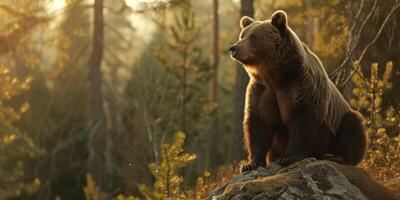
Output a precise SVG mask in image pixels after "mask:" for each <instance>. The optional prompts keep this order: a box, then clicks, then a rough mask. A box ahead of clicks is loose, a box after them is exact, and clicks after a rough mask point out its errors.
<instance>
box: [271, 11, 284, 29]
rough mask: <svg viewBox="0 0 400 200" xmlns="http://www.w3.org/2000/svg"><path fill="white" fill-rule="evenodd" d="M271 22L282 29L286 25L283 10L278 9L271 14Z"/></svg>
mask: <svg viewBox="0 0 400 200" xmlns="http://www.w3.org/2000/svg"><path fill="white" fill-rule="evenodd" d="M271 23H272V24H273V25H274V26H276V27H277V28H278V29H279V30H284V29H285V28H286V26H287V15H286V13H285V11H283V10H278V11H275V12H274V14H272V17H271Z"/></svg>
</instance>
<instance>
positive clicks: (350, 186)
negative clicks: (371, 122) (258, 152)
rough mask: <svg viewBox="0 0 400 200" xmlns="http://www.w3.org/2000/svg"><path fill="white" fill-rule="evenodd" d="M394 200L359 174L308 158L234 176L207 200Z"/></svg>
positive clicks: (386, 191)
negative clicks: (284, 165)
mask: <svg viewBox="0 0 400 200" xmlns="http://www.w3.org/2000/svg"><path fill="white" fill-rule="evenodd" d="M228 199H229V200H244V199H246V200H261V199H262V200H264V199H265V200H267V199H285V200H286V199H287V200H289V199H326V200H334V199H358V200H364V199H365V200H367V199H370V200H374V199H376V200H378V199H379V200H381V199H382V200H383V199H384V200H391V199H396V198H395V197H394V195H393V193H392V192H391V191H389V190H388V189H387V188H385V187H384V186H383V185H381V184H379V183H377V182H375V181H373V180H372V179H371V177H370V176H369V175H368V174H367V173H366V172H365V171H364V170H363V169H360V168H357V167H353V166H345V165H340V164H337V163H334V162H331V161H324V160H315V159H313V158H308V159H305V160H302V161H299V162H296V163H294V164H292V165H290V166H288V167H280V166H279V165H276V164H272V165H269V166H267V167H266V168H264V167H259V168H257V169H256V170H252V171H249V172H245V173H243V174H239V175H237V176H234V177H233V178H232V179H231V180H230V181H228V182H226V183H224V184H223V185H222V186H221V187H220V188H218V189H217V190H215V191H214V192H213V193H211V194H210V195H209V196H208V197H207V200H228Z"/></svg>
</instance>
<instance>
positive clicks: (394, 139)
mask: <svg viewBox="0 0 400 200" xmlns="http://www.w3.org/2000/svg"><path fill="white" fill-rule="evenodd" d="M355 65H358V63H355ZM359 69H360V68H359ZM392 71H393V62H387V63H386V67H385V70H384V72H383V75H382V77H380V76H379V68H378V64H377V63H373V64H372V65H371V71H370V75H369V78H368V77H366V76H365V75H364V73H363V72H362V71H361V70H358V72H357V74H355V76H354V77H353V78H352V80H353V83H354V84H355V87H354V89H353V94H354V96H355V97H354V98H353V99H352V100H351V101H350V104H351V105H352V106H353V107H356V108H359V109H361V110H363V111H365V112H366V113H367V114H368V115H367V134H368V138H369V148H368V151H367V157H366V159H365V160H364V162H363V163H362V166H364V167H365V168H367V169H368V170H370V171H371V172H372V174H373V175H374V176H375V177H377V178H378V179H386V178H390V177H395V176H398V175H400V173H399V172H398V168H399V167H400V155H399V154H398V152H399V151H400V135H399V127H400V123H399V118H400V112H399V110H396V109H395V108H394V107H393V106H390V107H389V108H388V109H386V110H383V109H382V108H383V105H382V99H383V95H384V92H385V91H388V90H390V89H392V84H391V82H390V77H391V75H392Z"/></svg>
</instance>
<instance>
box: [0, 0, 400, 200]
mask: <svg viewBox="0 0 400 200" xmlns="http://www.w3.org/2000/svg"><path fill="white" fill-rule="evenodd" d="M276 10H284V11H285V12H286V13H287V16H288V19H289V21H288V24H289V26H290V27H291V28H292V29H293V30H294V31H295V32H296V33H297V35H298V36H299V38H300V39H301V40H302V41H303V42H304V43H305V44H307V45H308V47H309V48H310V49H311V50H312V51H313V52H314V53H315V54H316V55H318V57H319V58H320V59H321V61H322V63H323V65H324V67H325V69H326V71H327V73H328V75H329V77H330V78H331V80H332V81H333V83H335V85H336V87H337V88H338V89H339V91H340V92H341V94H342V95H343V96H344V97H345V99H346V100H347V101H348V102H349V104H350V105H351V107H352V108H353V109H354V110H358V111H360V112H361V113H362V114H363V116H364V117H365V119H366V121H367V123H366V132H367V137H368V150H367V153H366V156H365V158H364V160H363V161H362V163H360V164H359V165H358V167H360V168H363V169H365V170H366V171H367V172H368V173H369V174H370V175H371V176H372V177H373V178H374V180H376V181H379V182H382V183H384V182H385V181H391V180H397V181H398V184H399V185H400V170H399V168H400V153H399V152H400V92H399V91H400V1H399V0H385V1H381V0H353V1H347V0H331V1H320V0H280V1H277V0H204V1H197V0H0V16H1V17H0V18H1V19H0V200H2V199H13V200H17V199H27V200H30V199H32V200H33V199H38V200H47V199H55V200H61V199H63V200H69V199H71V200H75V199H86V200H101V199H116V200H125V199H126V200H136V199H147V200H150V199H203V198H205V197H207V195H208V194H209V193H210V192H211V191H212V190H214V189H215V188H216V187H217V186H218V185H219V184H221V183H223V182H224V181H226V180H228V179H230V178H231V177H232V176H233V175H235V174H238V173H239V168H240V165H241V164H242V163H245V162H246V159H247V157H246V153H245V151H244V148H243V141H242V138H243V125H242V121H243V109H244V103H245V92H246V86H247V83H248V81H249V77H248V75H247V73H246V72H245V70H244V68H243V67H242V66H241V65H240V64H238V63H237V62H235V61H234V60H233V59H231V57H230V55H229V51H228V48H229V46H231V45H232V44H234V43H235V42H236V41H237V40H238V37H239V32H240V25H239V20H240V18H241V17H242V16H250V17H253V18H254V19H256V20H267V19H270V18H271V14H272V13H273V12H274V11H276ZM399 190H400V187H399Z"/></svg>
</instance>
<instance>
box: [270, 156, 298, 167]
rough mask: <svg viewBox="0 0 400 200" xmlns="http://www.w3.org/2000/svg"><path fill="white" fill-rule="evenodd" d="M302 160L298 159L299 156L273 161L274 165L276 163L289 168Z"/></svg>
mask: <svg viewBox="0 0 400 200" xmlns="http://www.w3.org/2000/svg"><path fill="white" fill-rule="evenodd" d="M302 159H303V157H300V156H290V157H283V158H278V159H276V160H275V162H274V163H276V164H278V165H280V166H283V167H287V166H289V165H291V164H293V163H295V162H297V161H300V160H302Z"/></svg>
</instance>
